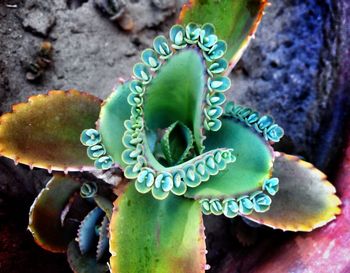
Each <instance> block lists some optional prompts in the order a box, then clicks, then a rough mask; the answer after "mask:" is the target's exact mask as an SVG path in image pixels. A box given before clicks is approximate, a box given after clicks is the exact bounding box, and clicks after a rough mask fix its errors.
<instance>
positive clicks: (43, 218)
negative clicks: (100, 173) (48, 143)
mask: <svg viewBox="0 0 350 273" xmlns="http://www.w3.org/2000/svg"><path fill="white" fill-rule="evenodd" d="M80 186H81V184H80V183H79V182H77V181H75V180H74V179H73V178H71V177H69V176H63V175H55V176H54V177H53V178H52V179H51V180H50V181H49V183H48V184H47V185H46V188H44V189H43V190H42V191H41V192H40V194H39V195H38V197H37V198H36V200H35V201H34V203H33V205H32V207H31V209H30V214H29V227H28V228H29V230H30V231H31V233H32V234H33V236H34V239H35V241H36V243H37V244H38V245H40V246H41V247H42V248H44V249H46V250H49V251H52V252H65V251H66V249H67V246H68V243H69V242H70V241H71V240H72V239H73V238H74V237H75V235H76V234H75V233H70V232H68V231H67V230H66V229H65V228H64V227H63V225H62V222H63V220H64V219H62V214H63V211H64V209H65V208H66V206H67V204H68V203H69V202H70V200H71V198H72V197H73V195H74V193H75V192H78V191H79V188H80Z"/></svg>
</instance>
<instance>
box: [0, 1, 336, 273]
mask: <svg viewBox="0 0 350 273" xmlns="http://www.w3.org/2000/svg"><path fill="white" fill-rule="evenodd" d="M265 5H266V2H265V1H255V2H254V1H243V0H240V1H228V0H226V1H224V0H222V1H217V2H215V3H208V2H207V1H192V2H190V5H186V6H184V8H183V10H182V13H181V16H180V19H179V24H177V25H175V26H173V27H172V28H171V29H170V33H169V40H168V39H167V38H166V37H165V36H158V37H157V38H155V40H154V43H153V48H150V49H146V50H144V51H143V52H142V54H141V62H140V63H138V64H136V65H135V66H134V69H133V74H134V77H133V79H132V80H129V81H125V82H124V83H122V84H120V85H119V86H118V87H117V88H116V89H115V90H114V91H113V93H112V94H111V96H110V97H109V98H108V99H107V100H105V101H104V102H103V103H101V101H100V100H99V99H98V98H96V97H93V96H91V95H88V94H86V93H81V92H78V91H68V92H63V91H51V92H49V94H48V95H39V96H35V97H31V98H30V99H29V102H28V103H24V104H19V105H16V106H14V108H13V112H12V113H8V114H4V115H3V116H2V117H1V119H0V121H1V123H0V152H1V154H2V155H4V156H7V157H9V158H12V159H14V160H15V161H16V162H19V163H24V164H27V165H29V166H31V167H40V168H46V169H48V170H49V171H52V170H55V171H64V172H66V173H67V172H71V171H93V170H97V169H99V170H101V171H102V172H108V171H109V170H110V169H112V170H113V169H115V168H120V169H121V170H122V171H123V175H124V177H123V178H122V179H121V180H122V181H121V182H120V183H111V184H113V186H111V185H104V184H103V183H102V182H98V183H97V182H96V183H91V182H86V181H83V180H82V179H81V178H79V179H78V178H76V177H75V176H68V175H66V176H62V175H59V174H55V175H54V177H53V179H52V180H51V181H50V182H49V183H48V185H47V188H45V189H44V190H43V191H42V193H40V195H39V196H38V198H37V200H36V201H35V202H34V204H33V207H32V209H31V213H30V225H29V226H30V230H31V231H32V233H33V236H34V238H35V239H36V241H37V242H38V243H39V245H41V246H43V247H44V248H46V249H48V250H51V251H56V252H61V251H62V252H65V251H67V255H68V261H69V263H70V265H71V267H72V269H73V270H74V271H75V272H106V271H108V270H111V272H127V273H133V272H135V273H136V272H159V273H161V272H179V273H181V272H183V273H185V272H186V273H189V272H204V271H205V270H206V269H207V268H208V267H207V266H206V259H205V253H206V246H205V236H204V226H203V221H202V213H203V214H214V215H220V214H223V215H225V216H226V217H229V218H233V217H236V216H237V215H239V216H242V217H246V218H248V219H250V220H252V221H255V222H257V223H260V224H265V225H268V226H271V227H273V228H279V229H282V230H290V231H310V230H312V229H314V228H316V227H319V226H321V225H324V224H325V223H327V222H329V221H331V220H332V219H334V218H335V215H336V214H339V213H340V209H339V207H338V206H339V204H340V201H339V199H338V198H337V197H336V195H335V194H334V193H335V189H334V187H333V186H332V185H331V184H330V183H329V182H327V181H326V179H325V175H324V174H322V173H321V172H320V171H318V170H316V169H315V168H314V167H313V166H312V165H311V164H309V163H306V162H304V161H301V160H299V159H298V158H296V157H293V156H289V155H285V154H281V153H278V152H274V151H273V148H272V144H273V143H274V142H278V141H279V140H280V139H281V137H282V136H283V134H284V131H283V129H282V128H281V127H280V126H279V125H278V124H276V123H275V122H274V121H273V119H272V118H271V117H270V116H267V115H260V114H259V113H258V112H256V111H254V110H252V109H250V108H247V107H243V106H239V105H235V104H234V103H233V102H226V96H225V92H227V90H228V89H229V88H230V80H229V78H228V77H227V74H228V72H229V70H230V69H231V68H232V67H233V65H234V64H235V63H236V62H237V60H238V58H239V56H240V55H241V54H242V51H243V50H242V49H243V48H245V47H246V45H247V43H248V41H249V39H250V37H251V35H252V34H253V33H254V31H255V29H256V26H257V24H258V22H259V21H260V19H261V15H262V12H263V8H264V6H265ZM222 10H225V11H229V10H231V11H232V14H231V13H229V12H228V13H227V14H226V13H224V14H220V12H221V11H222ZM218 14H220V16H218ZM233 15H236V17H235V16H233ZM238 15H239V16H238ZM232 16H233V17H232ZM227 60H229V61H227ZM80 142H81V143H82V144H83V145H84V146H83V145H82V144H81V143H80ZM102 189H104V190H102ZM77 192H80V195H79V194H77ZM115 195H116V196H117V197H116V196H115ZM113 202H114V203H113ZM79 203H84V204H85V203H87V204H89V205H90V209H89V210H88V211H89V212H88V213H87V212H86V210H85V211H84V209H83V207H84V206H77V204H79ZM112 203H113V204H112ZM77 208H80V209H78V210H77ZM77 211H78V212H77ZM70 219H75V221H73V222H75V223H76V222H80V225H79V228H78V227H76V226H74V225H72V224H70V223H69V222H70V221H69V220H70ZM47 223H49V224H47ZM75 240H76V241H77V242H75ZM107 249H109V252H108V251H107ZM107 261H108V262H107ZM107 264H108V266H107Z"/></svg>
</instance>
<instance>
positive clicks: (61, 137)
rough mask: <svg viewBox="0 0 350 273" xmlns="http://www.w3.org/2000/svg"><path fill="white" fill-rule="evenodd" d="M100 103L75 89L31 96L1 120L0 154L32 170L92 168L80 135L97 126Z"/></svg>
mask: <svg viewBox="0 0 350 273" xmlns="http://www.w3.org/2000/svg"><path fill="white" fill-rule="evenodd" d="M100 104H101V101H100V100H99V99H98V98H96V97H94V96H92V95H89V94H87V93H81V92H78V91H76V90H70V91H68V92H64V91H50V92H49V93H48V94H47V95H37V96H33V97H30V98H29V100H28V102H27V103H20V104H17V105H15V106H13V109H12V112H11V113H7V114H4V115H3V116H1V117H0V154H2V155H3V156H6V157H9V158H11V159H13V160H15V161H16V162H19V163H23V164H27V165H29V166H31V167H39V168H45V169H49V170H59V171H63V170H64V171H77V170H83V169H87V168H90V169H91V168H93V161H91V160H90V159H89V158H88V156H87V154H86V148H85V147H84V146H83V145H82V144H81V143H80V133H81V131H83V130H84V129H86V128H91V127H95V122H96V120H97V118H98V113H99V111H100Z"/></svg>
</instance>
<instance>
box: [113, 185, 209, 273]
mask: <svg viewBox="0 0 350 273" xmlns="http://www.w3.org/2000/svg"><path fill="white" fill-rule="evenodd" d="M110 252H111V254H112V257H111V259H110V264H111V268H112V272H113V273H140V272H142V273H204V270H205V241H204V227H203V221H202V216H201V211H200V205H199V204H198V203H197V202H194V201H191V200H187V199H185V198H182V197H176V196H169V197H168V198H167V199H166V200H163V201H159V200H156V199H154V198H153V196H152V195H151V194H140V193H139V192H137V191H136V189H135V186H134V185H133V184H132V183H130V184H129V185H128V186H127V189H126V191H125V192H124V193H123V194H122V195H121V196H119V198H118V199H117V200H116V202H115V207H114V212H113V216H112V220H111V224H110Z"/></svg>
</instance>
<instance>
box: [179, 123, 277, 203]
mask: <svg viewBox="0 0 350 273" xmlns="http://www.w3.org/2000/svg"><path fill="white" fill-rule="evenodd" d="M204 145H205V147H206V150H208V151H209V150H213V149H216V148H233V149H234V152H233V153H234V155H235V156H236V162H235V163H233V164H229V165H227V168H226V169H225V170H223V171H221V172H220V173H219V174H217V175H216V176H214V177H211V178H210V179H209V181H208V182H206V183H202V184H201V185H199V186H198V187H196V188H191V189H188V190H187V192H186V194H185V196H186V197H189V198H195V199H203V198H219V199H224V198H227V197H237V196H239V195H242V194H245V193H248V192H252V191H256V190H260V189H261V187H262V184H263V182H264V180H265V179H267V178H269V177H270V172H271V168H272V162H273V156H272V148H271V147H270V145H269V144H268V143H267V142H266V141H265V140H264V139H263V138H262V137H260V136H259V135H258V134H256V132H255V131H254V129H252V128H249V127H247V126H246V125H244V124H243V123H242V122H239V121H236V120H234V119H223V120H222V127H221V129H220V131H218V132H209V133H208V134H207V139H206V140H205V142H204Z"/></svg>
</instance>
